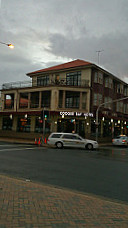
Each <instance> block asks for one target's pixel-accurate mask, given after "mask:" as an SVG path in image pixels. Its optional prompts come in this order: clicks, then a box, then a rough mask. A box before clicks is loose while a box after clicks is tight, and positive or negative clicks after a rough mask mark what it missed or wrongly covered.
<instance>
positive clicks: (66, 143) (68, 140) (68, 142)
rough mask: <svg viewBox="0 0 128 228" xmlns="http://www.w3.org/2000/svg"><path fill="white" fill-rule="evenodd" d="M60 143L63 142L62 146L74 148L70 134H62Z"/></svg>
mask: <svg viewBox="0 0 128 228" xmlns="http://www.w3.org/2000/svg"><path fill="white" fill-rule="evenodd" d="M61 141H62V142H63V145H64V146H66V147H74V143H73V139H72V135H71V134H64V135H63V136H62V137H61Z"/></svg>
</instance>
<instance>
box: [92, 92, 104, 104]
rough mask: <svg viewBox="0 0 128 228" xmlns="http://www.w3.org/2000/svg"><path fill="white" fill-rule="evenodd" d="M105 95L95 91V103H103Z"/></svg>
mask: <svg viewBox="0 0 128 228" xmlns="http://www.w3.org/2000/svg"><path fill="white" fill-rule="evenodd" d="M102 99H103V96H102V94H100V93H94V100H93V104H94V105H96V106H98V105H100V104H101V103H102Z"/></svg>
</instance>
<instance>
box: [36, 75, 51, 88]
mask: <svg viewBox="0 0 128 228" xmlns="http://www.w3.org/2000/svg"><path fill="white" fill-rule="evenodd" d="M48 84H49V75H45V76H41V77H37V85H38V86H46V85H48Z"/></svg>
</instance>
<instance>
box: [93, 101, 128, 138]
mask: <svg viewBox="0 0 128 228" xmlns="http://www.w3.org/2000/svg"><path fill="white" fill-rule="evenodd" d="M126 99H128V97H123V98H120V99H116V100H113V101H107V102H104V103H102V104H100V105H99V106H98V108H97V110H96V123H95V124H96V141H98V125H99V123H98V122H99V109H100V108H101V107H102V106H104V105H105V104H110V103H114V102H118V101H122V100H126Z"/></svg>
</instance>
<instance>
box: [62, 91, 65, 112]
mask: <svg viewBox="0 0 128 228" xmlns="http://www.w3.org/2000/svg"><path fill="white" fill-rule="evenodd" d="M62 108H63V109H65V90H64V91H63V102H62Z"/></svg>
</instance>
